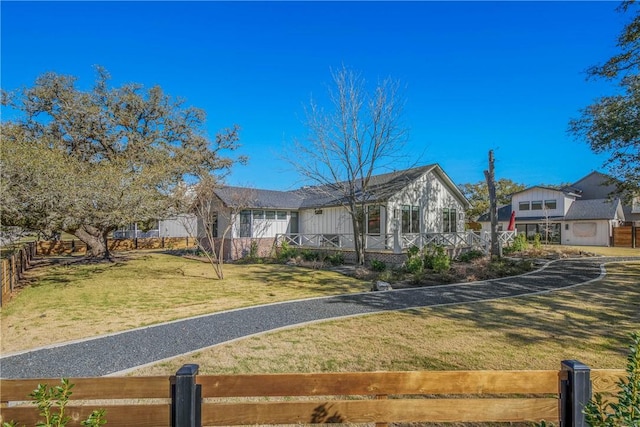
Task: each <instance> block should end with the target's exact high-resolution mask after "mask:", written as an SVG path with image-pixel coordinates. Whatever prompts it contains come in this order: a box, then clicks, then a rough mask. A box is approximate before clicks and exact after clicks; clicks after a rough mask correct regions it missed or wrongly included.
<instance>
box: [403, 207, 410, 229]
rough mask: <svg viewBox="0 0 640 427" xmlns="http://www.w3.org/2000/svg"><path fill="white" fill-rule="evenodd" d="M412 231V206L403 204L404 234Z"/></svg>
mask: <svg viewBox="0 0 640 427" xmlns="http://www.w3.org/2000/svg"><path fill="white" fill-rule="evenodd" d="M409 233H411V206H409V205H402V234H409Z"/></svg>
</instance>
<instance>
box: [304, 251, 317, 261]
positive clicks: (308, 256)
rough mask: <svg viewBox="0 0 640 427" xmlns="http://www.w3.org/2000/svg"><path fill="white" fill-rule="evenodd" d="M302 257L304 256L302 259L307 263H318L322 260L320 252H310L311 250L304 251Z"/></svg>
mask: <svg viewBox="0 0 640 427" xmlns="http://www.w3.org/2000/svg"><path fill="white" fill-rule="evenodd" d="M300 256H302V259H303V260H305V261H318V260H319V259H320V254H319V253H318V252H314V251H310V250H309V249H305V250H303V251H302V252H301V253H300Z"/></svg>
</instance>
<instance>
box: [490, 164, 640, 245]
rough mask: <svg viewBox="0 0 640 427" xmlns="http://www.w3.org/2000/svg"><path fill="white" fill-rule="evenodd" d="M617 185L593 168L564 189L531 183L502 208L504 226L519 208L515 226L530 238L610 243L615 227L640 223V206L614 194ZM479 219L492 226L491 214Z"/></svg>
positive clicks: (504, 227)
mask: <svg viewBox="0 0 640 427" xmlns="http://www.w3.org/2000/svg"><path fill="white" fill-rule="evenodd" d="M614 190H615V186H613V185H611V184H609V183H608V177H607V176H606V175H604V174H601V173H599V172H592V173H590V174H589V175H587V176H585V177H584V178H582V179H580V180H579V181H577V182H575V183H574V184H571V185H570V186H567V187H564V188H562V189H555V188H548V187H541V186H536V187H531V188H527V189H525V190H523V191H520V192H517V193H514V194H513V195H512V196H511V204H510V205H506V206H503V207H501V208H500V209H499V210H498V224H499V228H500V229H504V230H506V229H507V227H508V224H509V221H510V218H511V213H512V211H513V212H515V227H516V230H517V231H518V233H524V234H525V235H526V236H527V237H528V238H529V239H532V238H533V237H534V236H535V235H536V234H539V235H540V236H541V238H542V240H543V241H547V242H551V243H560V244H563V245H589V246H610V245H611V239H612V236H613V228H614V227H618V226H620V225H623V224H625V223H627V222H630V223H631V224H629V225H634V224H633V223H634V222H635V225H640V209H637V212H635V213H634V212H633V209H635V208H634V207H633V206H624V205H623V204H622V202H621V201H620V199H618V198H611V197H610V194H612V193H613V191H614ZM478 222H480V223H481V224H482V229H483V230H486V231H488V230H490V218H489V215H488V214H484V215H482V216H481V217H480V218H479V219H478Z"/></svg>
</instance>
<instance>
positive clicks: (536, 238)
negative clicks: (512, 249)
mask: <svg viewBox="0 0 640 427" xmlns="http://www.w3.org/2000/svg"><path fill="white" fill-rule="evenodd" d="M541 239H542V237H541V236H540V234H538V233H536V235H535V236H533V248H534V249H540V248H542V242H541Z"/></svg>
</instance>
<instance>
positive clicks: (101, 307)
mask: <svg viewBox="0 0 640 427" xmlns="http://www.w3.org/2000/svg"><path fill="white" fill-rule="evenodd" d="M120 256H121V258H120V261H118V262H115V263H99V264H86V265H69V262H72V261H74V260H75V261H77V260H78V258H62V260H63V261H64V262H65V264H59V265H55V266H52V267H47V268H35V269H32V270H29V271H28V275H29V280H28V283H29V284H28V285H27V286H25V287H24V288H23V289H22V290H21V291H20V292H19V293H18V294H17V295H16V296H15V297H14V298H13V299H12V300H11V301H10V302H9V303H8V304H7V305H6V306H5V307H3V308H2V314H1V320H2V322H1V323H2V324H1V332H2V352H3V353H5V352H11V351H16V350H22V349H28V348H33V347H37V346H42V345H46V344H51V343H55V342H61V341H67V340H72V339H78V338H84V337H90V336H94V335H98V334H105V333H109V332H115V331H121V330H125V329H131V328H135V327H139V326H144V325H149V324H154V323H160V322H164V321H169V320H174V319H180V318H185V317H189V316H195V315H199V314H205V313H211V312H216V311H221V310H227V309H232V308H238V307H244V306H250V305H256V304H266V303H272V302H278V301H285V300H291V299H299V298H308V297H317V296H323V295H333V294H341V293H348V292H361V291H364V290H368V289H369V287H370V284H369V283H368V282H364V281H360V280H356V279H353V278H350V277H346V276H344V275H341V274H338V273H334V272H329V271H323V270H310V269H304V268H298V267H291V266H286V265H279V264H269V265H261V264H254V265H236V264H228V265H225V266H224V268H225V279H224V280H217V279H216V276H215V274H214V271H213V268H212V267H211V266H210V265H209V264H206V263H203V262H200V261H196V260H189V259H185V258H181V257H178V256H172V255H166V254H161V253H152V252H147V253H143V252H127V253H126V254H125V255H120Z"/></svg>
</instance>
